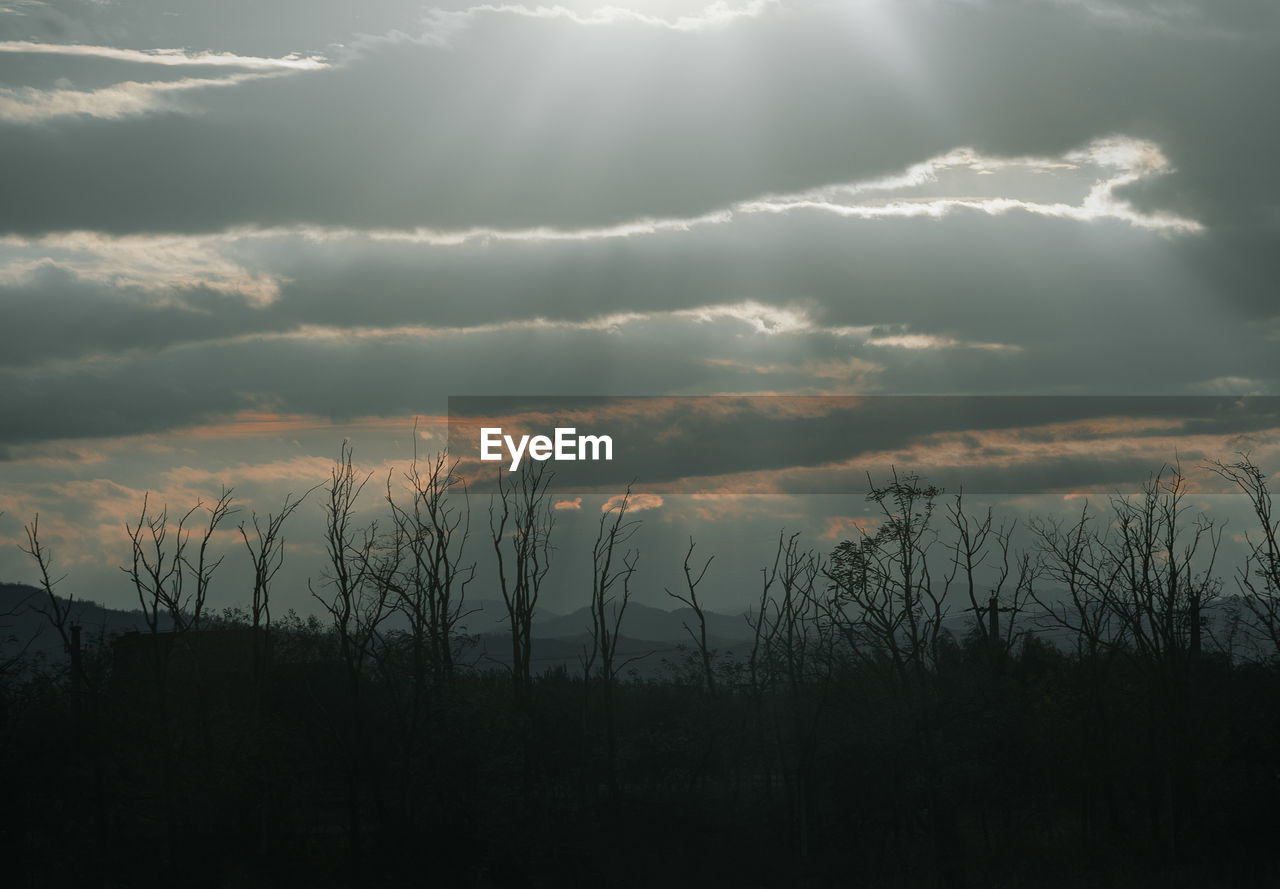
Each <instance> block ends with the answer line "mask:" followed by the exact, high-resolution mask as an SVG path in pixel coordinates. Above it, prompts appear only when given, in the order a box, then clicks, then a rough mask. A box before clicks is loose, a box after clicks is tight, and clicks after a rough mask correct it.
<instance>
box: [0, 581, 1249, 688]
mask: <svg viewBox="0 0 1280 889" xmlns="http://www.w3.org/2000/svg"><path fill="white" fill-rule="evenodd" d="M1241 607H1242V606H1241V605H1240V603H1239V601H1238V600H1237V599H1235V598H1233V597H1226V598H1223V599H1219V600H1217V601H1215V602H1214V603H1212V604H1211V605H1209V606H1207V607H1206V608H1205V610H1204V616H1205V622H1206V628H1207V630H1208V633H1207V636H1208V638H1206V644H1212V643H1211V642H1210V641H1209V640H1210V639H1211V638H1214V637H1217V638H1220V639H1222V640H1224V641H1225V639H1226V636H1227V635H1228V634H1229V633H1230V628H1231V625H1232V613H1233V612H1237V613H1238V612H1240V611H1241ZM47 609H48V600H47V598H46V596H45V593H44V592H43V591H42V590H39V589H37V588H35V587H31V586H27V585H25V584H17V583H0V663H3V662H4V661H6V660H8V659H9V658H11V657H13V656H14V655H15V654H18V653H24V654H25V655H26V656H27V657H28V658H43V659H44V660H45V661H47V662H49V663H53V664H58V663H61V662H62V660H61V659H62V658H64V657H65V652H64V651H63V646H62V640H61V638H60V637H59V636H58V634H57V632H55V630H54V629H53V627H52V626H51V625H50V623H49V620H48V618H47V617H46V616H45V615H44V614H43V613H42V611H44V610H47ZM706 617H707V635H708V642H709V643H710V645H711V647H712V648H715V649H718V650H720V651H722V652H732V651H737V652H745V650H746V648H747V647H749V644H750V641H751V638H752V630H751V627H750V626H749V625H748V624H747V621H746V618H745V616H744V615H737V616H733V615H728V614H721V613H718V612H710V611H709V612H706ZM72 620H73V621H74V622H76V623H79V624H80V625H81V627H83V628H84V629H83V638H84V640H85V642H86V643H88V644H92V642H93V641H94V640H96V639H109V638H111V637H112V636H115V635H118V634H121V633H127V632H129V631H132V630H138V631H145V630H146V622H145V620H144V619H143V616H142V612H140V611H138V610H136V609H135V610H133V611H125V610H122V609H116V608H107V607H105V606H103V605H99V604H98V603H96V602H92V601H88V600H76V601H74V602H73V603H72ZM161 621H162V626H161V629H162V630H167V629H168V621H167V618H164V617H162V618H161ZM403 623H404V620H403V617H401V616H399V615H396V616H393V618H392V619H391V625H392V626H395V625H397V624H400V625H403ZM685 624H688V626H689V627H691V628H693V629H694V630H695V632H696V630H697V619H696V616H695V615H694V613H693V609H691V608H687V607H686V608H678V609H675V610H673V611H666V610H664V609H661V608H654V607H653V606H650V605H641V604H638V603H634V602H633V603H631V604H630V605H629V606H628V607H627V611H626V615H625V616H624V618H623V622H622V629H623V636H622V638H621V639H620V640H619V648H618V650H619V658H620V660H627V659H629V658H633V657H634V658H637V659H638V660H637V661H636V664H637V665H638V666H637V669H638V671H639V672H640V674H641V675H644V676H648V675H652V674H653V673H654V672H655V671H656V670H657V669H658V668H660V667H661V664H662V660H663V658H668V659H675V658H676V657H677V656H678V651H679V646H681V645H690V644H691V642H690V638H689V635H688V633H687V632H686V631H685ZM943 626H944V628H945V629H946V630H947V631H949V632H950V633H952V634H953V635H954V636H955V637H956V638H958V639H959V638H963V637H964V636H965V635H966V634H967V633H968V632H969V631H970V630H971V629H972V627H973V615H972V613H970V612H969V611H967V610H964V609H961V608H960V607H959V605H956V606H955V607H954V608H953V609H952V611H951V614H950V615H949V616H948V617H947V618H946V620H945V621H944V624H943ZM1019 626H1020V628H1021V629H1022V630H1023V631H1024V632H1026V631H1030V632H1033V633H1034V634H1035V635H1037V636H1039V637H1040V638H1041V639H1043V640H1044V641H1046V642H1050V643H1052V644H1053V645H1056V646H1058V647H1060V648H1065V649H1070V648H1071V646H1072V640H1071V638H1070V634H1069V633H1068V632H1067V631H1066V630H1064V629H1062V628H1061V627H1058V626H1056V625H1055V624H1054V623H1053V622H1052V621H1051V620H1047V616H1046V615H1044V614H1039V615H1036V614H1031V613H1025V614H1023V615H1022V616H1021V617H1020V619H1019ZM590 627H591V610H590V609H589V608H586V607H583V608H579V609H578V610H576V611H574V612H572V613H570V614H555V613H554V612H550V611H545V610H541V609H539V611H538V612H537V613H536V614H535V616H534V626H533V633H534V651H533V658H534V664H533V668H534V672H535V673H541V672H544V671H545V670H547V669H551V668H554V667H556V666H559V665H562V664H563V665H565V666H567V667H568V668H569V669H570V671H571V672H572V671H574V670H577V669H579V659H580V655H581V653H582V651H583V647H584V646H587V647H590V640H591V637H590ZM459 629H460V630H461V631H463V632H465V633H467V634H468V635H470V636H473V637H475V638H476V645H475V647H474V648H473V649H472V650H471V651H470V652H469V653H468V655H467V657H466V658H464V661H465V662H467V663H471V664H473V665H474V666H476V667H478V668H481V669H483V668H484V667H485V665H488V666H502V665H507V666H509V665H510V663H511V637H510V635H509V633H510V630H509V629H508V624H507V612H506V606H505V605H504V604H503V602H502V601H501V600H500V599H476V600H474V601H469V602H468V603H467V607H466V613H465V616H464V617H463V618H462V620H461V622H460V626H459ZM1233 644H1234V646H1235V649H1236V651H1237V653H1238V654H1241V655H1245V656H1250V655H1252V654H1255V653H1256V650H1255V649H1256V645H1255V644H1254V643H1253V642H1252V641H1251V640H1249V639H1247V638H1245V637H1244V636H1243V635H1241V634H1237V637H1236V639H1235V641H1234V643H1233Z"/></svg>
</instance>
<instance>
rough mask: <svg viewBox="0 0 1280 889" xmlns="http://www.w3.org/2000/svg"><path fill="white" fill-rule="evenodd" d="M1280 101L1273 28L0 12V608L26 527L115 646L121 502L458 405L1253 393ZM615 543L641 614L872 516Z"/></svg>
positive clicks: (1259, 390)
mask: <svg viewBox="0 0 1280 889" xmlns="http://www.w3.org/2000/svg"><path fill="white" fill-rule="evenodd" d="M1277 83H1280V7H1277V5H1276V4H1275V3H1274V2H1269V0H1256V2H1254V0H1215V2H1208V0H1203V2H1201V0H1189V2H1170V3H1159V2H1138V0H1116V2H1112V0H1019V2H1005V0H985V2H983V0H964V2H961V0H892V2H890V0H862V2H859V0H852V2H840V3H805V2H768V0H747V2H739V0H730V2H718V3H714V4H712V5H709V6H705V7H702V6H699V5H698V4H697V3H688V2H667V0H662V2H651V0H619V3H617V4H596V3H592V2H589V0H586V2H569V3H563V4H557V5H554V6H538V5H520V4H509V5H508V4H501V5H499V4H494V5H476V6H468V5H466V4H465V3H454V4H445V5H438V4H437V5H422V4H419V3H411V2H403V0H367V2H360V3H355V2H350V0H347V2H342V0H326V2H315V0H307V2H305V3H304V2H301V0H298V2H293V0H281V2H276V3H270V4H261V3H255V2H247V0H230V2H224V3H219V4H208V3H196V2H193V0H135V2H129V0H114V2H112V0H57V2H38V0H0V158H2V159H3V165H2V166H0V177H2V178H0V181H2V183H3V185H2V186H0V188H2V191H0V194H2V195H3V198H2V199H0V510H3V512H4V514H3V516H0V578H6V579H7V578H12V579H21V580H28V579H31V576H32V575H31V571H30V569H29V567H28V566H27V564H26V563H25V562H24V557H23V555H22V554H21V553H20V552H19V551H18V550H17V547H16V544H17V543H18V542H20V541H21V540H22V525H23V523H24V522H26V521H29V520H30V519H31V518H32V517H33V516H34V515H35V514H36V513H37V512H38V513H39V514H40V517H41V529H42V531H43V532H44V536H45V538H46V543H47V544H48V545H49V546H50V547H51V548H53V549H54V551H55V553H56V554H57V556H58V559H59V564H60V568H61V570H62V571H66V572H68V578H67V580H66V581H65V582H64V583H65V584H66V588H67V590H68V591H71V592H75V593H77V594H78V595H81V596H87V597H90V598H96V599H99V600H102V601H106V602H109V603H112V604H128V603H129V602H130V601H131V596H132V593H131V591H130V590H129V589H128V588H127V587H126V586H125V578H124V577H123V575H121V574H120V572H119V571H118V570H117V566H119V565H120V564H121V563H122V562H123V561H124V559H125V558H126V556H127V549H126V546H125V544H127V539H126V538H125V536H124V528H123V523H124V522H125V520H126V519H127V518H130V517H132V516H136V514H137V511H138V509H139V508H140V506H141V502H142V497H143V494H144V493H145V492H147V491H151V492H153V493H152V497H154V498H157V499H158V500H159V501H161V502H168V503H170V504H171V506H173V507H175V508H177V507H179V506H182V507H185V506H189V505H191V504H192V503H194V502H195V501H196V499H197V498H200V497H204V498H208V497H210V496H216V494H217V493H218V491H219V488H220V486H221V485H223V484H226V485H227V486H234V488H235V493H236V496H237V502H238V503H239V504H240V505H241V506H242V507H243V510H244V511H243V512H242V513H241V515H240V517H246V516H247V515H248V514H249V511H250V510H252V509H257V510H259V511H261V512H265V511H268V510H272V509H275V508H277V507H278V505H279V503H280V502H281V500H282V499H283V497H284V496H285V494H286V493H288V492H290V491H293V492H300V491H302V490H305V489H307V488H309V487H310V486H311V485H313V484H315V483H316V482H319V481H322V480H324V479H325V478H326V477H327V474H328V471H329V467H330V465H331V464H332V461H333V458H334V457H335V456H336V454H337V452H338V448H339V445H340V443H341V442H342V440H343V439H344V438H350V439H351V440H352V441H353V443H354V446H355V452H356V459H357V462H358V463H359V464H360V465H361V466H363V467H365V468H367V469H368V470H370V471H373V472H376V473H378V474H379V477H381V476H382V475H385V473H386V472H387V470H388V469H389V468H391V467H393V466H394V465H395V464H396V463H397V461H403V460H404V459H405V458H406V457H407V456H408V455H409V454H410V453H411V451H412V448H413V435H414V432H413V429H414V423H415V418H421V419H419V420H418V421H417V422H418V424H419V425H418V433H419V435H420V438H421V441H420V443H419V444H420V446H421V447H422V448H423V449H425V450H432V449H434V448H438V447H440V446H442V445H443V444H444V441H445V433H446V429H445V423H444V417H445V413H446V407H447V398H448V396H451V395H454V396H457V395H647V396H656V395H664V396H666V395H712V394H719V393H784V394H803V395H877V396H894V395H923V394H927V395H983V396H987V395H1022V396H1051V395H1076V396H1080V395H1087V396H1095V395H1125V396H1135V397H1140V396H1172V395H1176V396H1205V395H1214V396H1238V395H1277V394H1280V391H1278V389H1280V382H1278V380H1280V361H1278V360H1277V349H1278V347H1280V303H1278V302H1277V287H1276V281H1277V279H1278V276H1280V249H1276V248H1277V245H1280V176H1277V174H1276V170H1275V165H1276V163H1277V158H1280V118H1278V117H1277V115H1276V114H1275V113H1274V110H1273V109H1274V105H1275V87H1276V84H1277ZM1113 419H1114V418H1113ZM1121 419H1123V418H1121ZM1028 422H1030V421H1028ZM1135 422H1137V421H1136V420H1135ZM1014 425H1016V423H1015V424H1014ZM1139 425H1141V424H1139ZM1135 428H1136V427H1135ZM1123 431H1124V430H1121V432H1123ZM1274 432H1275V427H1274V425H1272V426H1271V427H1270V428H1268V427H1267V425H1266V424H1259V423H1257V422H1250V423H1245V424H1242V425H1241V426H1240V428H1227V427H1223V428H1217V429H1215V430H1214V434H1213V436H1203V435H1202V436H1198V437H1194V438H1189V439H1187V440H1185V441H1181V442H1179V441H1178V440H1177V439H1176V437H1172V438H1171V437H1166V438H1164V439H1162V442H1163V443H1164V444H1167V445H1169V446H1170V449H1176V450H1177V452H1178V455H1179V456H1181V457H1182V458H1183V459H1184V461H1186V460H1191V461H1194V460H1196V459H1199V458H1201V457H1203V456H1205V455H1209V456H1222V457H1230V456H1231V453H1232V452H1233V451H1235V450H1238V449H1243V448H1249V449H1252V451H1253V453H1254V456H1255V458H1257V459H1259V460H1260V462H1262V463H1263V464H1264V465H1266V466H1268V468H1270V469H1271V470H1272V471H1274V470H1275V469H1277V468H1280V467H1278V466H1277V465H1276V458H1277V456H1278V455H1280V445H1278V444H1277V439H1276V436H1275V434H1274ZM1117 434H1119V433H1117ZM1002 447H1005V448H1015V446H1014V445H1011V444H1010V443H1009V442H1008V441H1005V442H1003V444H1002ZM1015 449H1016V448H1015ZM904 453H909V455H910V459H912V460H916V461H919V462H920V463H921V464H923V465H921V466H920V467H919V468H920V469H922V470H924V471H928V464H929V460H930V457H929V455H928V454H927V453H926V452H924V451H921V450H919V449H916V450H910V451H909V452H904ZM1173 457H1174V454H1172V453H1170V454H1168V455H1167V458H1168V459H1172V458H1173ZM904 459H905V457H904ZM1144 459H1145V456H1144ZM1159 459H1165V457H1161V458H1159ZM1151 468H1152V469H1158V468H1159V467H1158V464H1157V465H1156V466H1152V467H1151ZM1046 486H1049V487H1052V485H1051V484H1049V483H1046ZM1019 490H1021V488H1019ZM601 499H602V498H601V497H596V498H595V499H594V500H593V499H592V498H591V497H587V498H586V499H584V500H579V501H576V505H577V507H578V508H577V509H574V508H569V507H571V506H573V505H575V501H574V500H573V498H569V497H568V496H566V498H565V503H566V508H565V509H562V510H560V511H558V516H559V518H560V519H561V530H562V531H563V533H564V538H563V539H564V544H563V549H564V554H563V566H564V567H563V568H562V569H561V574H560V577H559V578H558V585H557V592H556V594H555V595H556V597H557V598H556V601H553V602H551V603H550V604H552V606H553V607H558V608H561V609H564V610H567V609H568V608H571V607H574V606H575V605H577V604H579V600H581V601H585V597H586V593H585V592H583V593H582V595H581V596H579V595H578V593H577V591H576V585H581V583H582V582H584V581H583V578H581V577H579V576H578V575H579V569H578V568H577V567H574V566H575V565H576V564H578V563H577V562H575V559H578V558H579V557H578V556H575V555H574V554H573V552H574V551H575V550H576V549H579V548H581V546H586V547H589V543H590V541H589V540H587V541H585V543H583V542H582V540H581V538H582V534H583V529H585V528H587V527H588V526H590V525H592V524H593V523H594V521H595V516H598V515H599V513H598V505H599V502H600V500H601ZM647 502H648V503H649V504H650V505H651V509H649V510H647V511H645V512H644V513H642V514H641V515H642V517H644V518H645V519H646V528H645V532H646V534H647V535H648V536H647V537H646V538H645V544H644V545H645V555H644V560H643V561H642V570H643V569H645V568H648V569H650V572H651V573H650V574H649V578H648V580H647V583H648V587H649V591H650V592H651V593H653V595H654V597H655V601H656V600H657V599H660V598H661V592H660V590H661V586H662V584H663V583H673V582H674V581H673V579H672V578H673V577H674V576H675V575H674V574H673V573H672V572H673V571H675V572H678V568H679V557H680V555H681V553H680V552H679V549H680V544H679V542H680V541H682V540H686V539H687V535H688V534H689V533H690V531H693V532H694V533H696V534H698V536H699V539H700V540H701V539H706V540H707V541H709V543H708V547H709V548H714V547H718V548H719V550H720V551H721V552H723V553H725V554H726V556H727V558H725V559H723V561H726V562H730V563H732V564H734V565H746V564H747V563H748V562H749V561H750V558H755V557H756V555H755V554H756V553H757V551H758V550H759V549H760V547H761V545H763V546H764V547H765V548H767V547H768V543H767V541H769V540H770V539H771V538H772V537H773V536H774V535H776V533H777V529H778V527H779V526H780V525H781V524H783V523H786V524H788V525H789V526H791V527H796V528H800V529H804V530H807V531H808V532H810V536H811V538H812V541H813V545H815V546H820V547H824V548H828V547H830V546H831V545H832V544H833V543H834V542H835V541H836V540H837V539H838V537H839V535H840V534H841V533H842V529H845V530H847V529H848V528H849V527H852V525H851V524H850V523H851V522H853V521H854V520H855V519H857V518H858V517H859V516H860V515H861V513H862V511H865V504H863V503H862V502H861V500H860V498H857V497H844V498H843V499H841V498H839V497H834V496H833V497H793V498H777V497H773V498H757V499H752V498H744V497H732V496H727V497H721V498H701V499H698V498H681V497H678V496H668V497H667V498H666V499H665V500H663V499H662V498H661V497H659V496H658V495H656V494H655V495H652V497H651V498H650V499H649V500H648V501H647ZM659 503H661V505H657V504H659ZM1009 505H1010V507H1011V508H1014V507H1018V506H1019V505H1021V506H1022V507H1026V506H1027V504H1026V503H1025V502H1022V501H1018V502H1013V501H1011V502H1010V504H1009ZM1040 506H1042V507H1043V506H1044V504H1040ZM1047 508H1054V507H1053V504H1049V506H1048V507H1047ZM377 510H378V504H377V502H376V498H373V499H371V500H370V501H369V503H368V515H369V516H370V517H371V516H372V515H373V514H374V513H376V511H377ZM318 522H319V505H318V503H316V504H309V505H308V506H307V507H306V508H304V510H303V511H302V513H300V515H299V517H298V524H297V529H296V530H295V531H294V532H293V534H291V536H290V541H291V542H290V550H289V553H290V555H289V558H290V570H291V571H293V572H294V574H293V575H291V576H292V578H293V584H294V587H293V592H291V593H289V594H285V593H282V594H281V595H282V596H286V597H287V596H292V598H291V599H289V602H288V604H292V605H296V606H297V607H299V608H302V607H305V606H306V601H307V598H306V593H305V589H304V584H303V583H302V580H303V579H305V577H306V576H308V574H311V575H316V574H318V572H319V570H320V568H319V563H318V555H319V551H320V547H319V540H318V538H317V537H316V535H315V533H314V532H315V530H316V529H317V528H318ZM575 534H576V535H577V537H575V536H574V535H575ZM762 541H763V543H762ZM227 542H232V541H230V539H229V538H228V541H227ZM580 544H581V546H580ZM477 555H478V556H479V555H480V553H479V552H478V553H477ZM757 561H758V559H757ZM668 563H670V564H668ZM240 570H241V568H240V567H236V566H235V565H234V564H232V563H231V562H229V563H228V568H227V569H226V571H227V578H228V579H227V582H226V583H224V586H223V588H221V589H220V591H219V595H220V596H221V597H222V600H221V601H222V603H225V604H230V603H232V602H234V601H238V600H239V598H241V597H240V596H238V594H237V592H236V589H235V584H234V582H233V581H235V578H236V572H238V571H240ZM742 570H744V571H746V574H743V575H741V576H742V577H748V578H749V576H750V574H751V571H754V570H755V569H754V567H751V568H750V570H747V569H746V568H743V569H742ZM718 583H719V586H718V587H717V592H716V596H718V597H719V601H720V602H722V603H724V604H725V605H726V607H727V605H729V604H732V602H734V601H737V600H736V599H734V596H735V595H737V593H736V592H735V591H736V590H737V589H738V586H739V584H738V581H737V580H734V579H733V574H732V571H731V570H730V569H729V568H726V569H725V574H724V576H723V577H722V578H721V580H720V581H718ZM654 591H656V592H654Z"/></svg>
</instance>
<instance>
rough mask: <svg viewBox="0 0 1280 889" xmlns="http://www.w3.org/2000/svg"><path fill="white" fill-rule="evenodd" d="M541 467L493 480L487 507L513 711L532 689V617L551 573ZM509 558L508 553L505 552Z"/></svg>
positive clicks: (547, 481) (547, 477)
mask: <svg viewBox="0 0 1280 889" xmlns="http://www.w3.org/2000/svg"><path fill="white" fill-rule="evenodd" d="M546 466H547V464H546V463H534V464H532V465H531V466H526V468H524V469H522V470H521V471H520V472H519V473H518V474H517V476H516V479H515V480H514V481H510V482H504V481H503V478H502V474H499V476H498V497H497V499H496V500H494V499H490V501H489V532H490V536H491V538H492V540H493V551H494V555H496V556H497V562H498V583H499V586H500V589H501V591H502V601H503V603H504V604H505V605H506V607H507V617H508V619H509V620H510V624H511V662H512V663H511V682H512V688H513V689H514V693H515V696H516V701H517V704H518V705H521V706H522V705H523V704H524V703H525V702H526V701H527V699H528V695H529V692H530V690H531V688H532V685H533V676H532V673H531V672H530V657H531V653H532V650H533V613H534V609H535V608H536V607H537V604H538V595H539V593H540V592H541V590H542V582H543V580H544V579H545V578H546V576H547V571H549V570H550V568H551V552H552V547H551V529H552V526H553V525H554V523H555V512H554V506H553V504H552V503H551V498H550V496H549V494H550V485H551V479H552V473H549V472H547V470H546ZM508 547H509V549H510V552H509V553H508V552H507V549H508Z"/></svg>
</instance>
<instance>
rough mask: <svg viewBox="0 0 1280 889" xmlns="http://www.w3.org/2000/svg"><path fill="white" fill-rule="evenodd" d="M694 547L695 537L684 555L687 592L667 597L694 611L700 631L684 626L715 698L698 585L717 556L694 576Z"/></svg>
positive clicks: (709, 692)
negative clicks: (692, 563) (691, 563)
mask: <svg viewBox="0 0 1280 889" xmlns="http://www.w3.org/2000/svg"><path fill="white" fill-rule="evenodd" d="M693 547H694V544H693V537H690V538H689V550H688V552H686V553H685V554H684V588H685V592H684V593H673V592H671V590H670V589H668V590H667V595H668V596H670V597H671V598H673V599H675V600H676V601H677V602H680V603H682V604H683V605H685V606H686V607H688V608H690V609H692V610H693V615H694V617H695V618H696V619H697V621H698V631H697V632H696V633H695V632H694V631H693V629H692V628H691V627H690V626H689V624H688V623H687V622H686V623H685V624H684V631H685V632H686V633H688V634H689V638H690V639H692V640H693V644H694V645H695V646H696V647H697V649H698V656H699V657H700V658H701V660H702V674H703V677H704V679H705V680H706V683H707V694H709V695H710V696H711V697H713V698H714V697H715V696H716V677H715V671H714V670H713V669H712V664H711V649H710V648H709V646H708V644H707V615H706V613H705V612H704V611H703V610H702V603H701V602H699V601H698V584H700V583H702V579H703V578H704V577H706V575H707V569H708V568H710V567H711V560H712V559H714V558H715V556H714V555H712V556H707V560H706V561H705V562H703V563H702V567H701V568H700V569H698V570H697V572H696V575H697V576H694V575H695V571H694V569H693V568H692V567H691V566H690V564H689V560H690V559H692V558H693Z"/></svg>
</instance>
